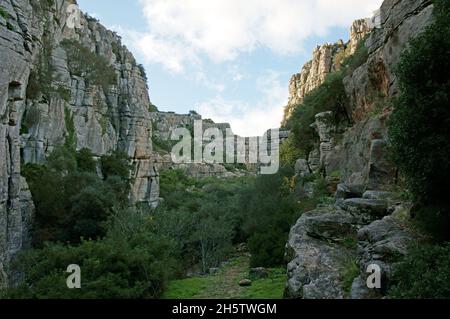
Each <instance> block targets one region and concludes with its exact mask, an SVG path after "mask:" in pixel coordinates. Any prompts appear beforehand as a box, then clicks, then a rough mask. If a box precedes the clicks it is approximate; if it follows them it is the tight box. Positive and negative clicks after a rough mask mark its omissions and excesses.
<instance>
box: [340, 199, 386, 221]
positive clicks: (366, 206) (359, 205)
mask: <svg viewBox="0 0 450 319" xmlns="http://www.w3.org/2000/svg"><path fill="white" fill-rule="evenodd" d="M341 207H342V208H343V209H344V210H346V211H348V212H352V213H357V214H368V215H370V216H373V217H379V218H381V217H384V216H386V215H387V213H388V204H387V201H385V200H380V199H364V198H350V199H346V200H344V201H343V202H342V203H341Z"/></svg>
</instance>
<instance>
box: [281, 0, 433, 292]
mask: <svg viewBox="0 0 450 319" xmlns="http://www.w3.org/2000/svg"><path fill="white" fill-rule="evenodd" d="M432 10H433V6H432V3H431V1H429V0H385V1H384V2H383V4H382V6H381V9H380V11H379V12H378V15H379V16H377V17H376V18H377V20H379V21H380V25H378V27H377V28H375V29H373V30H372V31H371V32H370V33H369V34H368V35H367V32H368V31H369V29H368V28H366V26H364V24H358V25H354V26H353V27H352V34H354V35H356V34H358V35H359V36H358V37H359V39H363V38H364V39H365V46H366V48H367V51H368V58H367V60H366V61H365V63H363V64H362V65H361V66H359V67H358V68H357V69H356V70H354V71H353V72H352V73H351V74H350V75H348V76H347V77H345V78H344V80H343V82H344V86H345V91H346V94H347V96H348V97H349V99H350V103H349V105H348V108H347V110H346V113H347V117H348V118H349V119H350V123H351V124H350V126H349V127H346V128H340V127H336V125H335V123H334V122H333V121H330V118H332V117H333V114H332V113H331V112H326V113H320V114H317V115H316V121H315V123H313V124H312V125H313V127H314V128H315V130H316V132H317V139H318V140H319V147H318V148H317V149H316V150H314V151H313V152H312V153H311V154H309V157H308V158H307V159H305V158H303V159H299V161H298V163H297V167H296V169H297V173H298V174H299V176H303V175H305V174H306V175H307V174H310V173H311V172H319V171H320V172H323V173H324V174H325V175H326V176H327V180H330V178H331V176H333V175H334V174H335V173H338V175H339V176H340V180H341V182H342V183H341V184H339V185H338V186H337V192H336V200H335V202H334V203H332V204H326V205H321V206H319V207H317V208H316V209H315V210H313V211H311V212H308V213H305V214H303V215H302V217H301V218H300V219H299V220H298V221H297V223H296V225H295V226H294V227H293V228H292V230H291V233H290V236H289V242H288V244H287V259H288V262H289V264H288V269H287V270H288V278H289V279H288V283H287V286H286V296H287V297H293V298H350V297H351V298H381V297H383V295H384V293H385V290H384V289H385V288H386V286H387V285H388V284H389V281H390V279H391V270H392V266H393V265H394V264H395V263H396V262H398V261H400V260H401V258H402V257H403V256H405V254H406V252H407V246H408V245H409V244H411V243H413V242H415V241H418V240H420V235H419V234H417V233H416V232H415V231H414V230H413V229H412V228H411V227H410V226H409V224H410V223H409V219H410V218H409V214H410V204H409V203H407V202H404V201H402V200H401V199H399V198H398V197H396V196H395V194H394V193H392V192H390V191H389V190H392V187H391V185H392V184H393V183H394V182H395V178H396V169H395V167H394V165H393V164H392V163H391V162H390V160H389V149H388V132H387V120H388V118H389V114H390V111H391V103H390V99H391V98H392V97H394V96H395V95H396V94H397V88H398V87H397V80H396V78H395V75H394V68H395V66H396V65H397V63H398V62H399V59H400V55H401V53H402V52H403V50H404V49H405V48H406V47H407V44H408V41H409V40H410V39H411V38H413V37H414V36H415V35H417V34H418V33H420V31H421V30H423V29H424V28H425V27H426V26H427V25H428V24H430V23H431V21H432ZM355 38H356V37H355ZM351 43H352V41H350V47H351V48H354V47H355V45H354V44H353V45H352V44H351ZM327 50H331V49H327ZM317 52H318V51H317V50H316V51H315V60H316V61H317V62H316V64H317V63H318V62H319V61H322V64H323V65H327V66H329V65H330V58H329V57H328V58H326V59H324V60H321V59H320V58H319V59H317V57H321V56H322V55H321V54H318V53H317ZM316 56H317V57H316ZM325 56H326V55H325ZM327 63H328V64H327ZM310 64H312V63H311V62H310ZM307 70H309V68H308V67H307ZM321 70H323V68H322V69H321ZM325 70H328V68H325ZM307 72H308V71H306V73H307ZM306 73H305V74H306ZM319 74H320V72H319ZM301 76H302V75H300V77H301ZM311 79H313V78H311ZM314 79H320V75H318V73H315V74H314ZM308 81H313V83H319V82H320V80H318V81H317V80H309V77H306V78H305V80H304V81H303V82H301V83H302V84H301V85H300V88H299V87H296V86H294V88H295V90H293V92H294V93H296V92H297V93H298V94H297V95H296V97H298V98H301V97H303V96H304V95H302V94H304V93H303V92H307V91H308V90H310V87H311V85H310V84H309V83H311V82H308ZM291 85H292V84H291ZM302 85H304V86H302ZM313 86H314V85H313ZM337 132H338V133H340V134H338V136H339V138H336V134H335V133H337ZM374 264H375V265H378V266H379V267H380V268H381V271H382V289H375V290H370V289H368V288H367V286H366V279H367V277H368V274H367V267H368V266H369V265H374Z"/></svg>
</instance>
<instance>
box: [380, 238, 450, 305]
mask: <svg viewBox="0 0 450 319" xmlns="http://www.w3.org/2000/svg"><path fill="white" fill-rule="evenodd" d="M393 278H394V282H393V284H392V287H391V288H390V290H389V292H388V296H389V297H390V298H397V299H399V298H405V299H449V298H450V286H449V282H450V244H445V245H442V246H438V245H425V246H423V247H415V248H413V249H411V251H410V252H409V254H408V255H407V257H406V258H405V260H404V261H403V262H402V263H401V264H399V265H398V266H397V267H396V268H395V269H394V273H393Z"/></svg>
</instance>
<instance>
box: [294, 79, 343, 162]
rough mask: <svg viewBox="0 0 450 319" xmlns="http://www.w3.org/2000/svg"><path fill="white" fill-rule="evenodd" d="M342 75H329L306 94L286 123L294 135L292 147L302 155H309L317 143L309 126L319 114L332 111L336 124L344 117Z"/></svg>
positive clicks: (314, 134)
mask: <svg viewBox="0 0 450 319" xmlns="http://www.w3.org/2000/svg"><path fill="white" fill-rule="evenodd" d="M343 77H344V73H343V72H341V71H339V72H335V73H332V74H329V75H328V77H327V79H326V80H325V82H324V83H323V84H322V85H321V86H319V87H318V88H316V89H315V90H313V91H312V92H310V93H309V94H307V95H306V96H305V99H304V101H303V103H302V104H300V105H298V106H296V107H295V109H294V112H293V114H292V116H291V117H290V118H289V120H288V122H287V128H288V129H290V130H291V133H292V134H293V135H294V137H293V139H294V140H293V141H294V146H295V147H296V148H298V150H299V151H300V152H301V153H302V154H309V153H310V152H311V151H312V150H313V149H314V148H315V147H316V144H317V143H318V138H317V136H316V133H315V131H314V129H313V128H312V127H311V124H312V123H314V122H315V116H316V115H317V114H318V113H321V112H327V111H332V112H333V113H334V115H335V117H336V123H337V122H338V121H339V120H340V119H341V118H342V117H345V114H346V112H345V110H346V105H347V103H348V98H347V95H346V94H345V89H344V84H343V82H342V80H343Z"/></svg>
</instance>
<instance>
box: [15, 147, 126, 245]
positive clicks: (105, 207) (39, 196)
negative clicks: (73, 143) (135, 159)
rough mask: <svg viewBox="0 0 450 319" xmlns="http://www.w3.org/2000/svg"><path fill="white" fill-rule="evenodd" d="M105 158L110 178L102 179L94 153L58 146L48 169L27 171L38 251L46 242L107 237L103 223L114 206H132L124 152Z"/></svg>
mask: <svg viewBox="0 0 450 319" xmlns="http://www.w3.org/2000/svg"><path fill="white" fill-rule="evenodd" d="M104 158H105V163H106V164H105V175H106V176H107V179H106V180H102V179H100V178H99V177H98V175H97V173H96V169H95V161H94V160H93V158H92V153H91V152H90V151H89V150H81V151H80V152H78V153H76V152H75V151H74V150H73V149H71V148H68V147H64V146H63V147H58V148H56V149H55V150H54V151H53V152H52V153H51V155H50V156H49V158H48V159H47V163H46V164H45V165H36V164H26V165H25V166H24V167H23V169H22V174H23V176H24V177H25V178H26V179H27V182H28V184H29V185H30V189H31V193H32V195H33V200H34V203H35V206H36V215H35V219H34V224H33V227H32V238H33V243H34V246H35V247H42V244H43V243H44V242H46V241H62V242H71V243H79V242H80V238H81V237H84V238H92V239H97V238H101V237H103V236H104V235H105V232H106V228H105V225H104V223H105V222H106V220H107V219H108V217H109V216H110V214H111V212H112V209H113V207H115V206H125V205H128V194H129V190H130V182H129V177H128V176H129V168H130V166H129V163H128V161H127V160H126V158H124V157H123V156H122V155H121V154H114V155H111V156H106V157H104ZM125 172H128V174H125ZM118 174H119V175H118ZM120 174H121V175H122V176H120Z"/></svg>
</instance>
